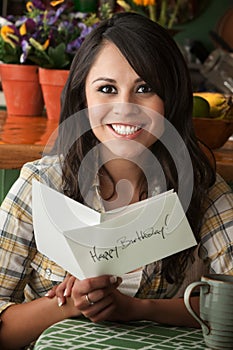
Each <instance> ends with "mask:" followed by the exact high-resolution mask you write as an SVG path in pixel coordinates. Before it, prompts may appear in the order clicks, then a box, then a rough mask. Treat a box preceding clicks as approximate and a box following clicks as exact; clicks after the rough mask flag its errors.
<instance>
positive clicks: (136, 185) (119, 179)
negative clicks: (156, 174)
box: [100, 159, 145, 210]
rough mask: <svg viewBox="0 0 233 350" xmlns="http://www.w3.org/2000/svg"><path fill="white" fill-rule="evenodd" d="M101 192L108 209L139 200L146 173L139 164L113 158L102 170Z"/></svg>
mask: <svg viewBox="0 0 233 350" xmlns="http://www.w3.org/2000/svg"><path fill="white" fill-rule="evenodd" d="M100 174H101V175H100V193H101V196H102V198H103V200H104V205H105V209H106V210H111V209H115V208H118V207H121V206H125V205H128V204H131V203H134V202H137V201H139V199H141V198H140V195H141V192H142V188H143V183H144V180H145V178H144V174H143V172H142V170H141V169H140V167H138V166H137V164H135V163H133V162H131V161H128V160H125V159H113V160H110V161H108V162H106V163H105V164H104V167H103V168H102V169H101V171H100Z"/></svg>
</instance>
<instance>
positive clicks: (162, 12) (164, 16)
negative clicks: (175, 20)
mask: <svg viewBox="0 0 233 350" xmlns="http://www.w3.org/2000/svg"><path fill="white" fill-rule="evenodd" d="M166 21H167V0H162V2H161V10H160V16H159V20H158V22H159V24H160V25H161V26H163V27H165V26H166Z"/></svg>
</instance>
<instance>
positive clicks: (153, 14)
mask: <svg viewBox="0 0 233 350" xmlns="http://www.w3.org/2000/svg"><path fill="white" fill-rule="evenodd" d="M148 8H149V16H150V19H151V20H152V21H154V22H156V5H149V6H148Z"/></svg>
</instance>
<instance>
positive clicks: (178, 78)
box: [54, 13, 215, 282]
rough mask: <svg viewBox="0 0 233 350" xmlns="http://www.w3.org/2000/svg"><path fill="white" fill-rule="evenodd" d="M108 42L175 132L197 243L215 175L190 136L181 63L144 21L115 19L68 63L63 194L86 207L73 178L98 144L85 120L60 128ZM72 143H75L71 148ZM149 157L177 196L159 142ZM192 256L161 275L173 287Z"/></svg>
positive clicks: (61, 148)
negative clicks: (185, 160) (184, 155)
mask: <svg viewBox="0 0 233 350" xmlns="http://www.w3.org/2000/svg"><path fill="white" fill-rule="evenodd" d="M106 40H107V41H110V42H112V43H114V44H115V45H116V46H117V47H118V49H119V50H120V51H121V53H122V54H123V55H124V57H125V58H126V59H127V61H128V62H129V64H130V65H131V66H132V68H133V69H134V71H135V72H136V73H137V74H138V75H139V76H140V77H141V78H142V79H143V80H144V81H145V82H146V83H147V84H148V85H149V86H150V87H151V88H152V89H153V90H154V91H156V93H157V94H158V95H159V96H160V97H161V98H162V100H163V101H164V106H165V117H166V119H167V120H169V122H170V123H171V124H172V125H173V126H174V127H175V129H176V130H177V131H178V133H179V135H180V136H181V138H182V139H183V141H184V144H185V145H186V148H187V150H188V152H189V155H190V158H191V162H192V167H193V169H184V173H183V175H182V176H183V181H184V182H185V181H186V182H187V184H186V185H187V186H190V185H193V192H192V197H191V201H190V204H189V207H188V208H187V212H186V215H187V218H188V220H189V223H190V225H191V227H192V230H193V232H194V234H195V236H196V239H197V241H199V239H200V238H199V231H200V227H201V224H202V219H203V209H202V208H203V204H204V200H205V197H206V194H207V191H208V189H209V187H210V186H211V185H212V184H213V183H214V181H215V171H214V169H213V168H212V166H211V164H210V162H209V160H208V158H207V157H206V155H205V153H204V152H203V151H202V149H201V148H200V146H199V143H198V140H197V139H196V137H195V134H194V129H193V124H192V86H191V81H190V77H189V71H188V68H187V66H186V63H185V61H184V58H183V56H182V54H181V52H180V50H179V48H178V47H177V45H176V43H175V41H174V40H173V38H172V37H171V36H170V34H169V33H168V32H167V31H166V29H164V28H162V27H161V26H159V25H158V24H156V23H154V22H152V21H151V20H149V19H148V18H146V17H144V16H142V15H139V14H136V13H119V14H116V15H114V16H113V17H112V18H111V19H109V20H106V21H103V22H102V23H100V24H99V25H98V26H97V27H96V28H95V29H94V30H93V31H92V32H91V33H90V34H89V36H88V37H87V38H86V39H85V41H84V42H83V44H82V46H81V47H80V49H79V50H78V51H77V54H76V56H75V58H74V60H73V62H72V66H71V69H70V74H69V78H68V81H67V83H66V86H65V88H64V91H63V96H62V110H61V116H60V126H59V137H58V139H57V143H56V146H55V148H54V151H56V153H57V154H59V155H63V156H64V155H65V156H64V157H63V159H62V177H63V178H62V180H63V190H64V193H65V194H66V195H68V196H69V197H71V198H73V199H75V200H77V201H80V202H82V203H83V202H84V198H83V195H82V194H81V191H80V188H79V183H78V177H77V174H78V172H79V170H80V166H81V163H82V160H83V159H84V157H85V155H86V154H87V153H88V152H89V151H90V150H91V149H92V148H93V147H95V146H96V145H97V144H98V140H97V139H96V137H95V136H94V134H93V132H92V130H91V128H90V125H89V122H88V118H79V119H78V118H77V120H76V123H72V127H71V126H70V124H69V123H63V122H64V121H67V120H68V119H69V118H73V116H74V115H75V114H76V113H78V112H79V111H81V110H83V109H85V107H86V97H85V81H86V77H87V75H88V72H89V70H90V69H91V67H92V65H93V62H94V60H95V58H96V55H97V54H98V52H99V51H100V50H101V48H102V46H103V43H104V42H105V41H106ZM84 130H86V132H84ZM77 135H80V136H79V137H77ZM71 139H74V140H75V141H74V142H73V144H72V146H70V140H71ZM152 152H153V153H154V154H155V155H156V158H157V159H158V160H159V162H160V164H161V166H162V168H163V171H164V174H165V178H166V182H167V184H166V185H167V189H171V188H174V189H175V190H176V191H177V192H178V190H179V188H178V174H177V171H176V167H175V164H174V160H173V159H172V157H171V155H170V154H169V151H168V150H167V149H166V147H165V146H164V145H163V143H162V142H160V141H157V142H156V143H155V144H154V145H153V147H152ZM177 152H178V150H177ZM181 161H182V160H181ZM89 170H90V169H89ZM191 171H193V184H189V180H188V179H189V176H188V173H189V172H191ZM94 176H95V174H94V173H92V171H91V170H90V171H89V172H88V176H86V186H87V188H88V187H89V186H91V183H92V181H93V178H94ZM190 252H191V250H186V251H184V252H181V253H178V254H175V255H173V256H171V257H168V258H166V259H163V264H162V274H163V276H164V277H165V278H166V279H167V281H169V282H177V281H178V280H179V279H180V278H181V276H182V274H183V273H184V270H185V268H186V266H187V262H188V258H189V255H190Z"/></svg>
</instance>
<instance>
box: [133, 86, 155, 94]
mask: <svg viewBox="0 0 233 350" xmlns="http://www.w3.org/2000/svg"><path fill="white" fill-rule="evenodd" d="M137 92H138V93H140V94H146V93H149V92H152V89H151V87H150V86H149V85H147V84H143V85H140V86H139V87H138V89H137Z"/></svg>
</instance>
